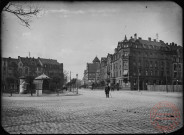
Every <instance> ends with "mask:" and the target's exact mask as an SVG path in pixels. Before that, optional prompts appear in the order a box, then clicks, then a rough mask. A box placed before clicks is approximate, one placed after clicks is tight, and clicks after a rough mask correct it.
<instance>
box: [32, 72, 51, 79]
mask: <svg viewBox="0 0 184 135" xmlns="http://www.w3.org/2000/svg"><path fill="white" fill-rule="evenodd" d="M43 79H50V77H48V76H47V75H45V74H44V73H43V74H42V75H40V76H38V77H36V78H35V80H43Z"/></svg>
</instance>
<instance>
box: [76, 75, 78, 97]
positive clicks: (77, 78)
mask: <svg viewBox="0 0 184 135" xmlns="http://www.w3.org/2000/svg"><path fill="white" fill-rule="evenodd" d="M77 80H78V74H76V85H77V94H78V83H77Z"/></svg>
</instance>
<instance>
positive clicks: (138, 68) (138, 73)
mask: <svg viewBox="0 0 184 135" xmlns="http://www.w3.org/2000/svg"><path fill="white" fill-rule="evenodd" d="M137 85H138V91H139V68H138V79H137Z"/></svg>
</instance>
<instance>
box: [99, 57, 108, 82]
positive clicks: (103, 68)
mask: <svg viewBox="0 0 184 135" xmlns="http://www.w3.org/2000/svg"><path fill="white" fill-rule="evenodd" d="M99 77H100V78H99V80H100V82H102V81H106V79H107V58H105V57H102V58H101V63H100V76H99Z"/></svg>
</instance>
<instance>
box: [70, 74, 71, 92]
mask: <svg viewBox="0 0 184 135" xmlns="http://www.w3.org/2000/svg"><path fill="white" fill-rule="evenodd" d="M70 91H71V71H70Z"/></svg>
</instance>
